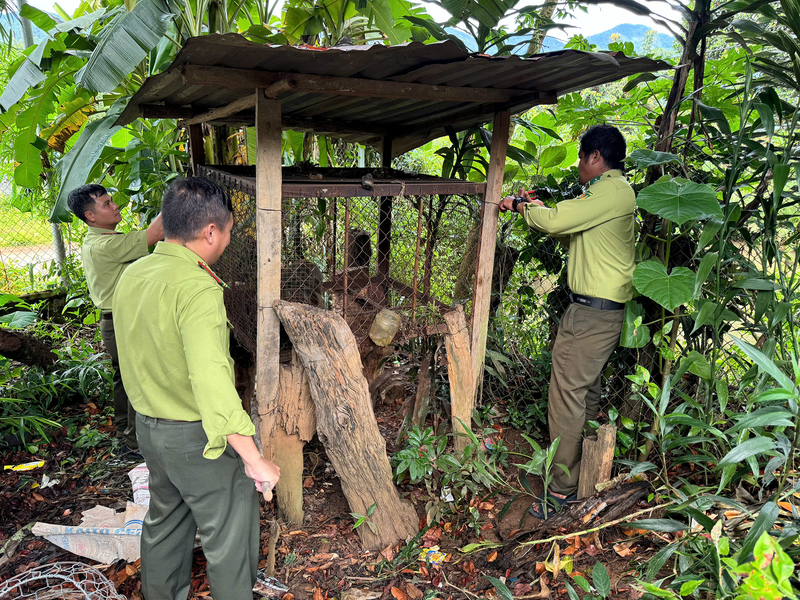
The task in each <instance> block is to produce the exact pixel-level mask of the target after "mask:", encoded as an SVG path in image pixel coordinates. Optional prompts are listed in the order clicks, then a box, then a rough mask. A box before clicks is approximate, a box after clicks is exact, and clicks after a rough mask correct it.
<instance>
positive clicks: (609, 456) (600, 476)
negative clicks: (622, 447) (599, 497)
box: [578, 423, 617, 500]
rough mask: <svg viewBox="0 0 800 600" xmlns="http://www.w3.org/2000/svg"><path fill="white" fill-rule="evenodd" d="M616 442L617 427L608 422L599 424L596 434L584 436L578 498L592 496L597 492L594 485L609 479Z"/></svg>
mask: <svg viewBox="0 0 800 600" xmlns="http://www.w3.org/2000/svg"><path fill="white" fill-rule="evenodd" d="M616 443H617V428H616V427H614V426H613V425H611V424H610V423H609V424H606V425H601V426H600V429H598V430H597V435H593V436H591V437H587V438H584V440H583V454H582V455H581V478H580V481H579V482H578V500H583V499H584V498H588V497H589V496H594V495H595V494H596V493H597V488H596V487H595V486H596V485H597V484H598V483H605V482H606V481H608V480H609V479H611V463H612V462H613V461H614V446H615V444H616Z"/></svg>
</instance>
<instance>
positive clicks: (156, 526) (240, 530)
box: [136, 415, 259, 600]
mask: <svg viewBox="0 0 800 600" xmlns="http://www.w3.org/2000/svg"><path fill="white" fill-rule="evenodd" d="M136 418H137V421H138V427H137V433H138V436H139V450H140V451H141V453H142V454H143V455H144V458H145V460H146V461H147V468H148V469H149V470H150V509H149V510H148V511H147V516H146V517H145V519H144V526H143V529H142V594H143V595H144V597H145V600H186V597H187V596H188V594H189V586H190V583H191V570H192V549H193V547H194V540H195V534H196V533H197V532H198V531H199V533H200V542H201V543H202V545H203V553H204V554H205V557H206V560H207V565H206V569H207V573H208V579H209V583H210V585H211V596H212V597H213V598H214V600H252V598H253V585H255V582H256V575H257V572H258V551H259V518H258V503H259V500H258V492H257V491H256V489H255V485H254V483H253V481H252V480H251V479H249V478H248V477H247V476H246V475H245V472H244V463H243V462H242V459H241V458H240V457H239V455H238V454H237V453H236V451H235V450H234V449H233V448H231V447H230V446H228V447H227V448H226V449H225V452H224V453H223V454H222V455H221V456H220V457H219V458H215V459H207V458H203V448H204V447H205V445H206V443H207V442H208V438H207V437H206V434H205V432H204V431H203V426H202V424H201V422H200V421H197V422H193V423H186V422H178V421H165V420H164V419H154V418H152V417H146V416H144V415H137V417H136Z"/></svg>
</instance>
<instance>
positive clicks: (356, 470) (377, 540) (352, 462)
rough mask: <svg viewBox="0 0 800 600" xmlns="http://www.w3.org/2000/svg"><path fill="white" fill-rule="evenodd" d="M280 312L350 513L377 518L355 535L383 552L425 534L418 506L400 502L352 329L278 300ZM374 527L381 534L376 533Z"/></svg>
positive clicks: (333, 317) (325, 313)
mask: <svg viewBox="0 0 800 600" xmlns="http://www.w3.org/2000/svg"><path fill="white" fill-rule="evenodd" d="M275 308H276V311H277V313H278V316H279V317H280V320H281V322H282V323H283V327H284V329H285V330H286V333H287V334H288V336H289V339H291V340H292V344H293V345H294V350H295V352H297V356H298V357H299V358H300V360H301V361H302V363H303V366H304V367H305V368H306V374H307V375H308V383H309V386H310V388H311V399H312V400H313V402H314V413H315V415H316V420H317V434H318V435H319V439H320V441H322V443H323V444H324V446H325V452H326V453H327V454H328V458H329V459H330V461H331V464H332V465H333V467H334V469H336V474H337V475H338V476H339V479H340V480H341V482H342V491H343V492H344V495H345V497H346V498H347V502H348V504H349V505H350V510H351V511H352V512H354V513H358V514H361V515H366V514H367V513H368V512H369V509H370V507H371V506H373V505H375V509H374V512H373V513H372V515H371V516H370V517H368V518H367V521H369V522H372V526H370V525H369V523H368V522H365V523H363V524H362V525H361V526H360V527H359V528H358V529H357V530H356V531H357V532H358V534H359V535H360V536H361V541H362V543H363V544H364V547H365V548H368V549H370V550H382V549H383V548H386V546H388V545H390V544H391V545H394V544H396V543H397V541H398V540H405V539H407V538H408V537H409V536H412V537H413V536H415V535H416V534H417V533H419V521H418V518H417V513H416V512H415V511H414V508H413V506H411V504H410V503H409V502H407V501H405V500H401V499H400V495H399V494H398V492H397V488H395V486H394V484H393V483H392V467H391V466H390V465H389V459H388V457H387V456H386V440H384V439H383V436H382V435H381V432H380V431H379V430H378V424H377V422H376V421H375V413H374V412H373V411H372V400H371V399H370V394H369V388H368V386H367V380H366V379H364V375H362V373H361V356H360V354H359V351H358V344H357V343H356V339H355V337H354V336H353V332H352V331H351V330H350V327H349V326H348V325H347V323H346V322H345V321H344V319H342V317H341V316H339V315H338V314H336V312H335V311H332V310H324V309H321V308H315V307H313V306H309V305H307V304H295V303H292V302H285V301H277V302H276V303H275ZM372 527H374V528H375V529H374V531H373V530H372Z"/></svg>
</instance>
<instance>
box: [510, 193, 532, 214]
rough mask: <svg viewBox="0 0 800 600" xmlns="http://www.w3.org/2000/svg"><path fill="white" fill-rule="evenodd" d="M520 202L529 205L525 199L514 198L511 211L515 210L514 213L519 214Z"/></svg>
mask: <svg viewBox="0 0 800 600" xmlns="http://www.w3.org/2000/svg"><path fill="white" fill-rule="evenodd" d="M520 202H522V203H525V204H527V203H528V201H527V200H525V198H522V197H520V196H517V197H515V198H514V201H513V202H512V203H511V210H513V211H514V212H517V207H518V206H519V205H520Z"/></svg>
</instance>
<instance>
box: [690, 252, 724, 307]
mask: <svg viewBox="0 0 800 600" xmlns="http://www.w3.org/2000/svg"><path fill="white" fill-rule="evenodd" d="M717 256H718V255H717V253H716V252H709V253H708V254H705V255H704V256H703V258H702V260H700V264H699V265H698V267H697V275H695V278H694V293H693V294H692V297H693V298H694V299H695V300H697V299H698V298H699V297H700V293H701V292H702V291H703V284H704V283H705V282H706V279H708V276H709V274H710V273H711V269H712V268H714V265H715V264H716V262H717Z"/></svg>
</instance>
